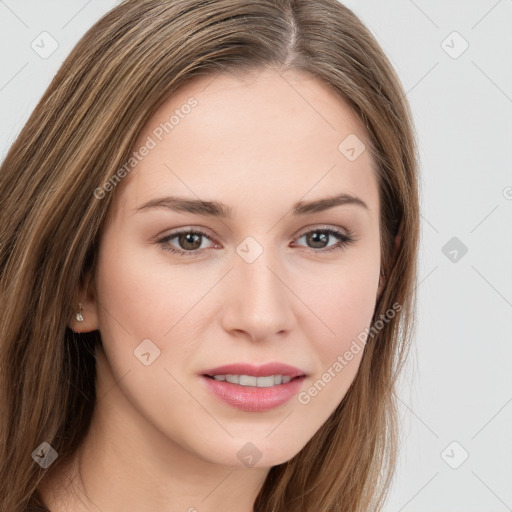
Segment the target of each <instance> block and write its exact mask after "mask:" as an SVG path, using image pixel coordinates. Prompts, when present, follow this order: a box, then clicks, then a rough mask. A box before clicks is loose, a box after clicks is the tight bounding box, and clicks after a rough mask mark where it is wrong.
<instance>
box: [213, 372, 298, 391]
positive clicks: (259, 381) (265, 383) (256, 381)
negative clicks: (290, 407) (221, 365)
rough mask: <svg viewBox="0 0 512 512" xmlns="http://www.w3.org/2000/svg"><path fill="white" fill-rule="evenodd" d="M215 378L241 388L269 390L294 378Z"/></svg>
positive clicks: (284, 376) (286, 376) (272, 376)
mask: <svg viewBox="0 0 512 512" xmlns="http://www.w3.org/2000/svg"><path fill="white" fill-rule="evenodd" d="M213 378H214V379H215V380H219V381H226V382H231V383H232V384H239V385H240V386H256V387H258V388H268V387H270V386H275V385H276V384H286V383H287V382H290V381H291V380H292V378H291V377H290V376H289V375H268V376H266V377H255V376H254V375H231V374H228V375H214V376H213Z"/></svg>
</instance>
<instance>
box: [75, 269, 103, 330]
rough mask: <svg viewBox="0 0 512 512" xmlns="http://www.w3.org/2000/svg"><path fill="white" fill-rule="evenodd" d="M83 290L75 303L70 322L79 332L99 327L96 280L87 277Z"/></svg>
mask: <svg viewBox="0 0 512 512" xmlns="http://www.w3.org/2000/svg"><path fill="white" fill-rule="evenodd" d="M82 290H85V291H82V292H81V293H80V294H79V295H78V297H79V299H78V300H77V301H76V302H75V303H74V304H73V317H72V319H71V321H70V323H69V328H70V329H71V330H73V331H74V332H77V333H80V332H90V331H94V330H96V329H98V315H97V310H96V292H95V289H94V282H93V281H92V280H91V279H90V278H87V279H86V285H85V287H84V288H82Z"/></svg>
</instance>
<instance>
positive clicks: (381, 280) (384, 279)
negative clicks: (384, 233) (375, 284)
mask: <svg viewBox="0 0 512 512" xmlns="http://www.w3.org/2000/svg"><path fill="white" fill-rule="evenodd" d="M401 240H402V235H401V234H400V233H398V235H396V237H395V248H394V250H393V258H392V259H393V261H394V260H395V258H396V255H397V252H398V248H399V247H400V241H401ZM386 282H387V276H385V275H383V274H382V271H381V274H380V276H379V288H378V290H377V300H379V297H380V295H381V293H382V291H383V290H384V287H385V286H386Z"/></svg>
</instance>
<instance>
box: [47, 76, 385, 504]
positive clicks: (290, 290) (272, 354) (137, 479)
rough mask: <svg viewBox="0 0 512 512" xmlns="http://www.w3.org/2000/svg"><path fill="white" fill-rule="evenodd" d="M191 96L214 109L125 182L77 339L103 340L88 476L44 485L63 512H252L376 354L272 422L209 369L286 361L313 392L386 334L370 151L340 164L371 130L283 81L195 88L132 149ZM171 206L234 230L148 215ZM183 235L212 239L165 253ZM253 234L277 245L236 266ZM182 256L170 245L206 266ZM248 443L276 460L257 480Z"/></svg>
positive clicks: (199, 82)
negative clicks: (227, 397)
mask: <svg viewBox="0 0 512 512" xmlns="http://www.w3.org/2000/svg"><path fill="white" fill-rule="evenodd" d="M191 96H193V97H194V98H196V99H197V101H198V105H197V106H196V107H195V108H193V109H192V110H191V112H190V114H189V115H187V116H184V117H183V118H182V119H180V122H179V124H178V125H177V126H175V127H174V129H173V131H172V132H171V133H170V134H168V135H164V137H163V139H162V141H161V142H159V143H158V145H157V147H155V148H154V149H152V150H151V151H150V152H149V154H148V155H147V156H146V157H144V159H143V160H142V161H141V162H140V163H139V164H138V165H137V166H136V167H135V168H134V169H133V170H132V171H131V173H130V174H128V175H127V176H126V177H125V178H124V179H123V180H122V181H121V183H119V184H118V185H117V187H116V190H115V195H114V198H113V203H112V205H111V207H110V209H109V212H108V217H107V222H106V224H105V228H104V230H103V232H102V237H101V241H100V247H99V254H98V264H97V267H96V269H95V274H94V276H92V277H91V280H90V282H89V285H88V286H87V288H86V289H84V290H82V291H81V293H80V295H79V296H78V297H77V302H76V303H77V304H78V302H81V303H82V304H83V305H84V310H83V315H84V321H83V322H77V321H76V320H74V319H73V320H72V321H71V322H70V327H71V328H72V329H74V330H75V331H77V332H79V331H80V332H87V331H91V330H94V329H99V330H100V332H101V336H102V340H103V345H104V351H103V350H100V349H98V351H97V369H98V380H97V396H98V397H99V401H98V403H97V406H96V409H95V413H94V416H93V422H92V427H91V430H90V432H89V434H88V436H87V437H86V439H85V442H84V443H83V445H82V447H81V449H80V450H79V452H78V453H77V455H76V457H75V459H74V461H73V463H72V464H71V465H70V466H69V467H67V468H65V471H61V472H59V473H56V477H55V478H54V479H53V481H48V482H47V483H46V484H45V486H44V487H43V488H42V495H43V499H44V500H45V502H46V503H47V505H48V506H49V507H50V508H51V509H52V511H64V510H77V511H80V510H95V511H96V510H98V509H100V510H103V511H107V510H108V511H109V512H117V511H125V510H137V511H139V512H145V511H154V510H159V511H162V512H178V511H180V512H183V511H189V512H194V511H195V510H197V511H199V512H213V511H218V510H224V511H226V512H235V511H236V512H250V511H252V510H253V503H254V500H255V498H256V496H257V494H258V492H259V490H260V488H261V486H262V484H263V482H264V480H265V477H266V475H267V473H268V471H269V469H270V467H271V466H273V465H276V464H281V463H283V462H285V461H287V460H289V459H291V458H292V457H293V456H294V455H295V454H297V453H298V452H299V451H300V449H301V448H302V447H303V446H304V445H305V444H306V443H307V442H308V441H309V440H310V439H311V437H312V436H313V435H314V434H315V433H316V432H317V431H318V430H319V428H320V427H321V426H322V424H323V423H324V422H325V421H326V420H327V418H328V417H329V416H330V414H331V413H332V412H333V411H334V409H335V408H336V406H337V405H338V404H339V403H340V401H341V400H342V399H343V397H344V395H345V393H346V391H347V390H348V388H349V386H350V384H351V382H352V381H353V379H354V377H355V376H356V373H357V370H358V367H359V363H360V359H361V355H362V351H360V352H359V353H358V354H356V355H354V357H353V359H352V360H351V361H350V363H349V364H347V366H346V367H345V368H344V369H343V371H341V372H340V373H339V374H337V375H336V377H335V378H334V379H332V381H331V383H329V384H327V385H326V386H325V388H324V389H323V390H322V391H321V392H320V393H318V395H317V396H316V397H313V398H312V399H311V400H310V402H309V403H308V404H306V405H304V404H301V403H299V402H298V400H297V398H296V397H294V398H292V399H291V400H289V401H288V402H287V403H285V404H283V405H281V406H279V407H277V408H275V409H271V410H269V411H266V412H245V411H241V410H239V409H236V408H234V407H231V406H229V405H227V404H225V403H224V402H221V401H220V400H218V399H217V398H216V397H215V396H214V395H212V394H211V393H210V392H209V391H208V390H207V389H206V388H205V386H204V385H203V384H204V383H203V382H202V380H201V378H200V377H199V374H200V373H201V370H205V369H207V368H211V367H214V366H219V365H222V364H227V363H232V362H241V361H246V362H251V363H253V364H260V363H265V362H268V361H280V362H284V363H287V364H290V365H293V366H297V367H298V368H300V369H302V370H303V371H304V372H306V373H307V374H308V377H307V379H306V380H305V382H303V385H302V387H301V391H303V390H307V389H308V388H309V387H310V386H311V385H312V384H313V383H314V382H315V381H317V380H318V379H319V378H320V377H321V376H322V374H323V373H324V372H325V371H326V370H327V369H328V368H329V367H332V365H333V363H334V362H335V361H336V360H337V357H338V356H339V355H340V354H344V353H345V351H346V350H348V349H349V347H350V345H351V342H352V341H353V340H354V339H355V338H356V337H357V335H358V334H359V333H360V332H361V331H363V330H364V329H365V328H366V327H369V326H370V322H371V317H372V314H373V311H374V307H375V303H376V300H377V297H378V293H380V290H381V288H379V272H380V258H381V254H380V244H379V236H380V226H379V208H380V205H379V197H378V185H377V180H376V175H375V170H374V169H373V167H372V166H373V162H372V160H371V156H370V153H369V151H368V150H367V151H364V152H363V153H362V154H361V155H360V156H359V157H358V158H357V159H356V160H354V161H350V160H349V159H347V158H346V157H345V156H344V155H343V154H342V153H341V152H340V151H339V150H338V145H339V144H340V142H341V141H343V139H345V137H347V136H348V135H349V134H355V135H356V136H357V137H358V138H359V139H360V140H361V141H363V142H364V143H365V145H366V147H367V148H368V147H369V145H368V143H367V142H368V139H367V134H366V131H365V128H364V126H363V125H362V123H361V121H360V120H359V118H358V117H357V116H356V115H355V114H354V113H353V112H352V111H351V110H350V109H349V108H348V106H347V105H346V104H345V103H344V102H342V101H341V100H340V98H339V97H338V96H336V95H335V94H334V93H333V92H332V91H331V90H330V89H328V88H327V87H326V86H325V85H323V84H322V83H321V82H320V81H318V80H316V79H312V78H310V77H309V76H307V75H304V74H302V73H300V72H297V71H287V72H285V73H282V75H280V74H278V73H276V72H274V71H270V70H267V71H263V72H258V73H257V74H255V75H254V76H253V77H251V78H246V79H244V80H241V79H236V78H234V77H233V76H231V75H228V74H221V75H218V76H217V77H215V78H213V77H212V76H209V77H200V78H196V79H195V80H194V81H193V82H190V83H188V84H186V85H185V86H184V87H183V88H181V89H180V90H178V91H177V92H176V93H175V94H173V95H172V96H171V97H170V98H169V99H168V100H166V102H165V103H164V104H162V106H161V107H160V108H159V110H158V111H157V112H156V113H155V114H154V116H153V117H152V118H151V119H150V120H149V122H148V123H147V125H146V127H145V128H144V129H143V130H142V132H141V133H140V136H139V139H138V141H137V142H136V144H135V146H134V148H135V149H136V148H140V146H142V145H143V144H144V143H145V141H146V140H147V137H148V135H151V134H152V130H154V129H155V127H157V126H158V125H159V123H161V122H164V121H166V120H168V119H169V117H170V116H171V115H172V113H173V112H174V111H175V110H176V109H180V107H181V106H182V105H183V104H185V103H186V102H187V100H188V98H190V97H191ZM342 192H344V193H349V194H352V195H354V196H357V197H359V198H361V199H362V200H363V201H364V202H365V203H366V205H367V207H368V208H367V209H365V208H362V207H360V206H357V205H351V204H346V205H342V206H337V207H335V208H331V209H329V210H326V211H323V212H318V213H313V214H309V215H305V216H302V217H293V216H292V215H291V214H290V209H291V207H292V205H293V204H295V203H296V202H297V201H299V200H303V201H310V200H314V199H320V198H324V197H329V196H332V195H335V194H338V193H342ZM110 193H112V192H110ZM166 195H181V196H184V197H187V198H191V199H197V198H200V199H202V200H211V201H222V202H223V203H224V204H226V205H227V206H229V207H231V208H232V209H233V218H232V219H220V218H214V217H208V216H202V215H197V214H191V213H179V212H175V211H172V210H170V209H166V208H154V209H147V210H142V211H137V208H138V207H140V206H141V205H143V204H144V203H146V202H147V201H149V200H151V199H154V198H157V197H162V196H166ZM183 227H190V228H196V229H200V230H202V231H205V232H206V233H207V235H208V237H209V238H207V237H202V238H200V239H199V242H198V244H197V247H200V248H199V249H194V250H195V251H196V252H200V251H203V252H202V254H201V255H200V256H199V257H195V258H194V257H190V256H179V255H175V254H172V253H170V252H168V251H165V250H164V249H163V244H160V245H159V243H158V240H160V239H162V238H163V237H164V236H167V235H170V234H171V233H172V231H173V230H175V229H176V228H183ZM325 227H333V228H337V229H339V230H341V231H342V232H345V233H346V232H347V230H348V231H349V232H350V233H351V234H352V235H353V236H354V237H355V238H356V241H355V242H354V243H352V244H349V245H346V246H345V247H344V248H342V249H338V250H334V251H332V252H330V253H326V252H323V253H322V252H321V248H322V247H324V246H325V245H328V246H333V245H336V244H337V243H338V242H339V239H338V238H336V237H335V236H333V235H330V236H329V237H328V238H327V240H326V241H325V243H324V245H323V246H322V245H320V244H319V243H317V245H314V243H313V242H312V241H311V240H310V241H308V238H307V237H306V236H304V235H305V234H306V233H309V232H311V231H313V232H315V233H316V232H317V231H319V230H320V231H321V228H325ZM248 236H250V237H253V238H254V239H255V240H256V241H257V242H258V244H259V245H260V246H261V247H262V248H263V252H262V254H261V255H260V256H259V257H258V258H257V259H256V260H255V261H253V262H252V263H248V262H247V261H245V260H244V259H242V258H241V257H240V256H239V255H238V254H237V252H236V249H237V247H238V246H239V245H240V244H241V242H242V241H244V239H245V238H246V237H248ZM181 242H182V243H181V245H180V238H179V237H175V238H173V239H171V240H168V241H167V245H171V246H173V247H175V248H178V249H182V250H187V248H188V250H189V251H190V248H189V247H190V244H189V245H188V246H187V244H186V240H182V241H181ZM199 243H201V245H200V246H199ZM315 251H316V252H315ZM382 285H383V283H382V284H381V286H382ZM148 338H149V339H150V340H152V342H153V343H154V344H155V345H156V346H158V348H159V350H160V356H159V357H157V358H156V359H155V360H154V361H153V362H152V363H151V364H150V365H148V366H145V365H144V364H142V363H141V362H140V360H139V359H137V357H135V356H134V349H136V347H137V346H138V345H139V344H140V343H141V341H142V340H144V339H148ZM248 441H250V442H252V443H253V444H254V445H255V446H256V447H257V449H258V450H259V452H260V453H261V459H260V460H259V461H258V462H257V463H256V464H255V465H253V466H251V467H247V466H246V465H245V464H244V463H243V462H242V461H241V460H240V459H239V458H238V457H237V453H238V452H239V450H240V449H241V448H242V447H243V446H244V445H245V444H246V443H247V442H248ZM65 482H67V483H68V484H69V485H68V486H67V487H66V488H65V489H64V483H65ZM69 490H71V491H72V492H68V491H69Z"/></svg>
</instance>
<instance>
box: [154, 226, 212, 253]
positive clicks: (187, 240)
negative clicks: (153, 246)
mask: <svg viewBox="0 0 512 512" xmlns="http://www.w3.org/2000/svg"><path fill="white" fill-rule="evenodd" d="M175 238H177V239H178V240H177V241H178V245H179V246H181V247H175V246H173V245H170V241H171V240H173V239H175ZM202 238H207V239H208V240H211V238H210V237H209V236H208V235H207V234H206V233H205V232H204V231H200V230H191V229H181V230H179V231H175V232H174V233H171V234H170V235H168V236H166V237H165V238H162V239H161V240H158V242H157V243H158V244H160V246H161V247H162V249H163V250H164V251H169V252H172V253H174V254H179V255H181V256H192V257H194V256H200V255H201V254H202V253H203V251H204V248H201V246H202V241H201V239H202ZM198 249H201V250H198Z"/></svg>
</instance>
